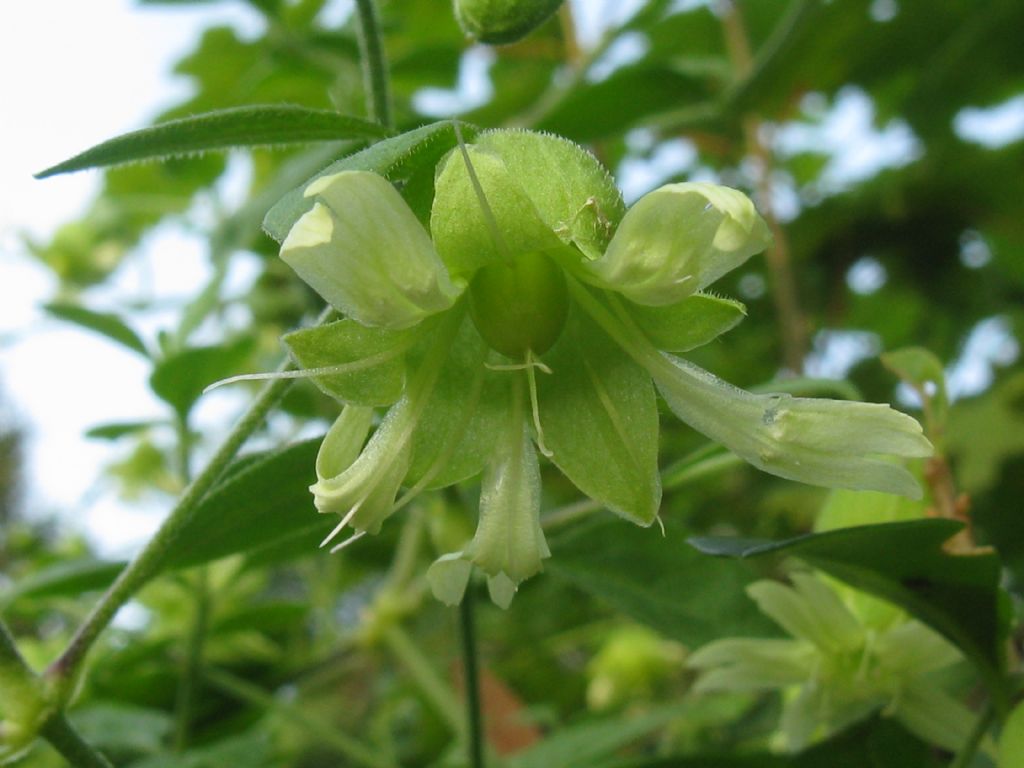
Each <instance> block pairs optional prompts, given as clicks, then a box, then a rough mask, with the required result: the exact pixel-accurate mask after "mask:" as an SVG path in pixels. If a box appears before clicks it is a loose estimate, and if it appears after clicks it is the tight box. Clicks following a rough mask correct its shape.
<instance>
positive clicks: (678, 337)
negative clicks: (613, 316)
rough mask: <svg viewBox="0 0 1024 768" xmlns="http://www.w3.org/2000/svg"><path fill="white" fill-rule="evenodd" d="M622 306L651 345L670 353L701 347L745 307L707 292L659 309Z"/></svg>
mask: <svg viewBox="0 0 1024 768" xmlns="http://www.w3.org/2000/svg"><path fill="white" fill-rule="evenodd" d="M624 304H625V306H626V311H627V312H628V313H629V315H630V317H632V318H633V320H634V321H636V324H637V325H638V326H640V329H641V330H642V331H643V332H644V334H645V335H646V336H647V338H649V339H650V340H651V343H652V344H654V346H656V347H657V348H658V349H661V350H664V351H665V352H672V353H673V354H679V353H682V352H688V351H689V350H691V349H695V348H696V347H702V346H704V345H705V344H707V343H708V342H710V341H713V340H714V339H716V338H717V337H718V336H720V335H722V334H723V333H725V332H726V331H728V330H730V329H731V328H733V327H735V326H736V325H737V324H738V323H739V322H740V321H741V320H742V319H743V318H744V317H746V316H747V308H746V307H745V306H743V304H741V303H740V302H738V301H732V300H731V299H723V298H721V297H719V296H711V295H709V294H706V293H695V294H694V295H693V296H687V297H686V298H685V299H683V300H682V301H679V302H676V303H675V304H666V305H665V306H660V307H649V306H644V305H642V304H633V303H628V304H626V303H625V302H624Z"/></svg>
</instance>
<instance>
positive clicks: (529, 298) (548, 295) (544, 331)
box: [469, 253, 569, 359]
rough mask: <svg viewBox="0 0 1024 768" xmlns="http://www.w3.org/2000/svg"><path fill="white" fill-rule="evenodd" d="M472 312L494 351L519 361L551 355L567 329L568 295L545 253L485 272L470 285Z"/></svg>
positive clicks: (560, 273) (526, 255)
mask: <svg viewBox="0 0 1024 768" xmlns="http://www.w3.org/2000/svg"><path fill="white" fill-rule="evenodd" d="M469 311H470V315H471V316H472V317H473V323H474V324H475V325H476V327H477V330H478V331H480V335H481V336H483V338H484V341H486V342H487V343H488V344H489V345H490V347H491V348H492V349H494V350H496V351H498V352H500V353H501V354H503V355H507V356H508V357H511V358H515V359H523V358H525V356H526V354H527V353H528V352H532V353H533V354H535V355H542V354H544V353H545V352H547V351H548V350H549V349H551V346H552V345H553V344H554V343H555V342H556V341H557V340H558V337H559V336H560V335H561V333H562V328H563V327H564V326H565V318H566V315H567V314H568V312H569V291H568V287H567V286H566V283H565V276H564V275H563V274H562V271H561V270H560V269H559V268H558V267H557V266H556V265H555V264H554V263H553V262H552V261H551V259H549V258H548V257H547V256H545V255H544V254H542V253H524V254H521V255H519V256H517V257H515V258H514V259H511V260H510V261H507V262H502V263H499V264H490V265H488V266H486V267H483V268H482V269H480V270H479V271H478V272H477V273H476V275H474V277H473V280H472V282H471V283H470V284H469Z"/></svg>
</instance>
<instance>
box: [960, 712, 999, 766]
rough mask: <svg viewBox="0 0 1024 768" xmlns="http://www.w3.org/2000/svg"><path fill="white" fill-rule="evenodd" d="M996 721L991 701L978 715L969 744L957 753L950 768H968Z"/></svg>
mask: <svg viewBox="0 0 1024 768" xmlns="http://www.w3.org/2000/svg"><path fill="white" fill-rule="evenodd" d="M995 719H996V708H995V706H994V704H993V702H991V701H990V702H989V703H988V704H987V705H986V706H985V708H984V709H983V710H982V711H981V714H980V715H978V719H977V721H976V722H975V723H974V728H973V729H972V730H971V735H970V737H968V739H967V743H966V744H964V746H963V747H962V748H961V749H960V751H959V752H957V754H956V757H955V758H954V759H953V762H952V763H950V764H949V768H967V766H969V765H970V764H971V763H972V762H973V761H974V755H975V754H976V753H977V751H978V747H980V746H981V742H982V741H983V740H984V738H985V734H986V733H988V729H989V728H991V727H992V723H993V722H995Z"/></svg>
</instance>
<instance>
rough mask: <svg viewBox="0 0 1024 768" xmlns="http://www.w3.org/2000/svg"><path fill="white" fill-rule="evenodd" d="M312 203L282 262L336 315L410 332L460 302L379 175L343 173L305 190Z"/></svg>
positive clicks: (426, 240) (410, 216) (425, 239)
mask: <svg viewBox="0 0 1024 768" xmlns="http://www.w3.org/2000/svg"><path fill="white" fill-rule="evenodd" d="M305 194H306V196H307V197H316V199H317V202H316V204H314V206H313V208H312V210H310V211H309V212H307V213H306V214H304V215H303V216H302V217H301V218H300V219H299V220H298V221H297V222H295V225H294V226H293V227H292V229H291V231H290V232H289V233H288V237H287V238H285V241H284V242H283V243H282V244H281V258H282V259H284V261H285V262H287V263H288V265H289V266H290V267H291V268H292V269H294V270H295V271H296V272H297V273H298V275H299V277H301V278H302V279H303V280H304V281H305V282H306V283H308V284H309V286H310V287H311V288H313V290H315V291H316V292H317V293H319V294H320V295H321V296H323V298H324V299H326V300H327V302H328V303H330V304H331V306H333V307H334V308H335V309H337V310H339V311H341V312H344V313H345V314H347V315H348V316H350V317H351V318H353V319H354V320H356V321H358V322H360V323H362V324H363V325H370V326H379V327H384V328H408V327H409V326H412V325H415V324H416V323H418V322H419V321H420V320H422V319H423V318H424V317H427V316H428V315H431V314H434V313H435V312H440V311H441V310H444V309H447V308H448V307H450V306H451V305H452V303H453V302H454V301H455V299H456V298H457V297H458V294H459V292H460V291H459V289H458V288H457V287H456V286H455V285H453V284H452V282H451V280H450V279H449V278H448V274H447V272H446V271H445V269H444V266H443V265H442V263H441V260H440V258H439V257H438V255H437V252H436V251H435V250H434V246H433V245H432V244H431V242H430V237H429V236H428V235H427V233H426V231H425V230H424V229H423V227H422V225H421V224H420V223H419V221H418V220H417V219H416V216H415V214H414V213H413V212H412V211H411V210H410V208H409V206H408V205H406V203H405V201H404V200H403V199H402V196H401V195H400V194H399V193H398V191H397V190H396V189H395V188H394V187H393V186H392V185H391V183H390V182H388V181H387V180H386V179H384V178H383V177H381V176H378V175H376V174H374V173H368V172H365V171H343V172H341V173H338V174H335V175H333V176H324V177H322V178H320V179H317V180H316V181H314V182H313V183H312V184H310V185H309V187H307V188H306V193H305Z"/></svg>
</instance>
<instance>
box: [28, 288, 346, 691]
mask: <svg viewBox="0 0 1024 768" xmlns="http://www.w3.org/2000/svg"><path fill="white" fill-rule="evenodd" d="M331 314H333V310H332V309H331V308H330V307H328V308H327V309H325V310H324V312H323V313H322V314H321V316H320V319H319V321H318V324H319V323H323V322H325V321H326V320H327V318H328V317H330V316H331ZM291 368H292V366H291V364H290V363H284V364H282V366H280V369H281V370H290V369H291ZM291 383H292V382H291V381H290V380H289V379H279V380H276V381H271V382H268V383H267V385H266V386H265V387H264V388H263V390H262V391H261V392H260V394H259V396H258V397H257V398H256V400H255V401H254V402H253V404H252V405H251V406H249V410H248V411H246V412H245V414H243V416H242V418H241V419H240V420H239V422H238V423H237V424H236V425H235V427H234V429H232V430H231V432H230V434H228V436H227V438H226V439H225V440H224V442H223V443H222V444H221V446H220V448H219V449H218V450H217V452H216V453H215V454H214V456H213V458H212V459H210V463H209V464H207V465H206V468H205V469H203V471H202V472H200V473H199V475H198V476H197V477H196V478H195V480H193V481H192V483H191V484H190V485H189V486H188V488H186V489H185V492H184V494H182V497H181V499H180V500H179V501H178V503H177V505H176V506H175V507H174V509H173V510H171V513H170V515H168V517H167V519H166V520H164V522H163V525H161V526H160V529H159V530H158V531H157V532H156V534H155V535H154V536H153V538H152V539H150V540H149V543H148V544H147V545H146V547H145V548H144V549H143V550H142V551H141V552H140V553H139V554H138V555H137V556H136V557H135V559H134V560H132V561H131V562H130V563H129V564H128V566H127V567H126V568H125V569H124V570H123V571H121V573H120V574H119V575H118V577H117V579H116V580H115V581H114V583H113V584H111V585H110V587H109V588H108V589H107V591H106V592H105V593H104V595H103V597H102V598H100V601H99V602H98V603H97V604H96V605H95V606H94V607H93V609H92V610H91V611H90V612H89V614H88V616H86V618H85V621H84V622H82V624H81V625H80V626H79V627H78V629H77V630H76V632H75V634H74V636H73V637H72V638H71V641H70V643H68V646H67V648H65V649H64V652H63V653H62V654H61V655H60V656H59V657H58V658H57V660H56V661H54V662H53V664H51V665H50V668H49V669H48V670H47V672H46V674H47V676H48V677H49V678H51V679H52V680H54V682H55V685H56V692H57V695H58V701H66V700H67V698H68V696H69V695H70V693H71V690H72V689H73V687H74V681H75V677H76V675H77V674H78V672H79V670H80V669H81V666H82V662H83V661H84V660H85V657H86V655H87V654H88V652H89V649H90V648H92V646H93V644H94V643H95V642H96V639H97V638H98V637H99V635H100V633H101V632H102V631H103V630H104V629H105V628H106V626H107V625H108V624H109V623H110V622H111V620H112V619H113V618H114V614H116V613H117V611H118V609H119V608H121V606H123V605H124V604H125V603H126V602H128V600H129V599H131V597H132V595H134V594H135V593H136V592H137V591H138V590H139V589H141V588H142V587H143V586H144V585H145V584H146V583H147V582H148V581H149V580H150V579H152V578H153V577H154V576H156V575H157V573H159V572H160V568H161V565H162V563H163V560H164V558H165V557H166V555H167V553H168V551H169V550H170V549H171V547H172V546H173V545H174V543H175V542H176V541H177V538H178V535H179V534H180V532H181V531H182V529H183V528H184V527H185V526H186V525H188V523H189V522H190V521H191V520H192V515H193V514H194V512H195V510H196V508H197V507H198V505H199V502H200V501H201V500H202V498H203V497H204V496H205V495H206V493H207V492H208V491H209V490H210V489H211V488H212V487H213V486H214V484H215V483H216V482H217V480H218V479H220V476H221V475H222V474H223V473H224V470H225V469H227V466H228V464H230V463H231V460H232V459H233V458H234V457H235V454H237V453H238V451H239V449H240V448H241V447H242V445H243V444H244V443H245V441H246V440H248V439H249V436H250V435H252V434H253V433H254V432H255V431H256V430H257V429H258V428H259V427H260V425H261V424H262V423H263V420H264V418H265V417H266V416H267V414H268V413H269V412H270V411H271V409H272V408H273V407H274V406H275V405H277V403H278V402H279V401H280V400H281V398H282V397H283V396H284V393H285V392H286V391H287V390H288V388H289V387H290V386H291Z"/></svg>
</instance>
